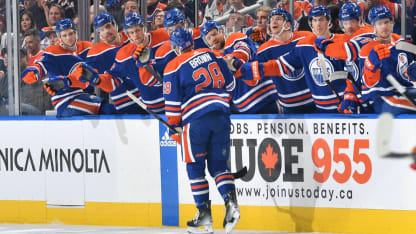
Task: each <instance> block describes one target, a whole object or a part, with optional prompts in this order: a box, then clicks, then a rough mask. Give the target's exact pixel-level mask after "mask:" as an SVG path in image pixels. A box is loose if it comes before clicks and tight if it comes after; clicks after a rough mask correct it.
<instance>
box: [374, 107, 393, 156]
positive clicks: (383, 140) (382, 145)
mask: <svg viewBox="0 0 416 234" xmlns="http://www.w3.org/2000/svg"><path fill="white" fill-rule="evenodd" d="M393 120H394V118H393V115H392V114H391V113H388V112H386V113H383V114H381V115H380V116H379V118H378V121H377V128H376V154H377V156H378V157H381V158H383V157H385V156H387V155H388V154H389V152H390V144H391V135H392V133H393Z"/></svg>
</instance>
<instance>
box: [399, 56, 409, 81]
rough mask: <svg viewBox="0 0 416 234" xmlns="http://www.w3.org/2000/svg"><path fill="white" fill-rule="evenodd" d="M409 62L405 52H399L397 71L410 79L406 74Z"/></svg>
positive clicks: (404, 77)
mask: <svg viewBox="0 0 416 234" xmlns="http://www.w3.org/2000/svg"><path fill="white" fill-rule="evenodd" d="M408 63H409V62H408V60H407V56H406V54H405V53H399V54H398V55H397V73H399V74H400V76H401V77H402V78H403V79H406V80H407V79H408V78H407V76H406V70H407V66H408Z"/></svg>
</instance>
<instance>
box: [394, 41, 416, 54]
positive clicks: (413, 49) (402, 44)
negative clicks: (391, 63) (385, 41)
mask: <svg viewBox="0 0 416 234" xmlns="http://www.w3.org/2000/svg"><path fill="white" fill-rule="evenodd" d="M396 49H398V50H403V51H406V52H409V53H412V54H416V45H413V44H412V43H409V42H407V41H399V42H397V44H396Z"/></svg>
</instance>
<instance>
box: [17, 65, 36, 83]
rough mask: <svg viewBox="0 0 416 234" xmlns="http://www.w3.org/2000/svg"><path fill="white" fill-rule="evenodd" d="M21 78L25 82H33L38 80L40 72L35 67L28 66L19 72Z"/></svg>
mask: <svg viewBox="0 0 416 234" xmlns="http://www.w3.org/2000/svg"><path fill="white" fill-rule="evenodd" d="M21 77H22V80H23V81H24V82H25V83H26V84H33V83H35V82H36V81H38V80H40V74H39V72H38V70H37V69H36V68H33V67H28V68H26V69H25V70H24V71H23V72H22V74H21Z"/></svg>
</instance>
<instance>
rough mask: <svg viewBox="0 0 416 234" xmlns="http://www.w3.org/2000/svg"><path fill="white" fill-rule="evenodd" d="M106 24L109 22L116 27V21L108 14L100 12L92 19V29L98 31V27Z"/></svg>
mask: <svg viewBox="0 0 416 234" xmlns="http://www.w3.org/2000/svg"><path fill="white" fill-rule="evenodd" d="M108 22H111V23H112V24H113V25H117V24H116V20H115V19H114V17H113V16H112V15H111V14H110V13H108V12H106V11H104V12H101V13H100V14H98V15H97V16H95V17H94V29H95V30H98V28H99V27H101V26H103V25H104V24H106V23H108Z"/></svg>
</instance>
